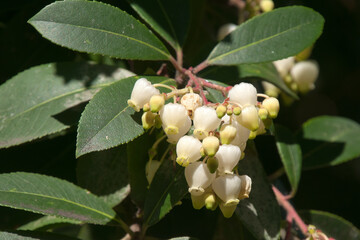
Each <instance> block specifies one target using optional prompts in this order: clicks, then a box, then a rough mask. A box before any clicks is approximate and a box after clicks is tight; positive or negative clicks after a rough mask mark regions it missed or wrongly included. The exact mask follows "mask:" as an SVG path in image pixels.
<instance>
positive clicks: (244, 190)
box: [238, 175, 252, 200]
mask: <svg viewBox="0 0 360 240" xmlns="http://www.w3.org/2000/svg"><path fill="white" fill-rule="evenodd" d="M240 179H241V190H240V193H239V196H238V198H239V200H241V199H244V198H249V195H250V192H251V184H252V181H251V178H250V177H249V176H248V175H242V176H240Z"/></svg>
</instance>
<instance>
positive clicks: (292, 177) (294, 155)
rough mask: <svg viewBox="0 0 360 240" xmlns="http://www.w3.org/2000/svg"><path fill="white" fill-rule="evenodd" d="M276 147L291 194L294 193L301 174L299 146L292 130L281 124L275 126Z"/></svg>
mask: <svg viewBox="0 0 360 240" xmlns="http://www.w3.org/2000/svg"><path fill="white" fill-rule="evenodd" d="M275 139H276V147H277V149H278V151H279V154H280V158H281V161H282V163H283V165H284V168H285V172H286V175H287V177H288V179H289V182H290V184H291V187H292V193H291V194H292V195H295V193H296V191H297V187H298V185H299V181H300V176H301V162H302V155H301V148H300V145H299V144H298V143H297V142H296V139H295V137H294V136H293V134H292V132H291V131H290V130H289V129H288V128H286V127H284V126H281V125H276V127H275Z"/></svg>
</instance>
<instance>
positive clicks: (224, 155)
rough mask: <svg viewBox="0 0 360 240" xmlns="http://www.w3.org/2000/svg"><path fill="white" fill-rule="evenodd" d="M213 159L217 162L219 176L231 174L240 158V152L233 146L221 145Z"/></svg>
mask: <svg viewBox="0 0 360 240" xmlns="http://www.w3.org/2000/svg"><path fill="white" fill-rule="evenodd" d="M215 157H216V158H217V159H218V161H219V166H218V171H219V173H220V174H224V173H225V174H232V173H233V169H234V167H235V166H236V165H237V164H238V162H239V160H240V157H241V150H240V148H239V147H238V146H235V145H221V146H220V147H219V150H218V151H217V153H216V155H215Z"/></svg>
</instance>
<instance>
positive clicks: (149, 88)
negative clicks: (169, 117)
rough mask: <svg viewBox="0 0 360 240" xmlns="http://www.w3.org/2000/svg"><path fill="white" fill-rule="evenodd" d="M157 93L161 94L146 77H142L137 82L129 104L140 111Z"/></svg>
mask: <svg viewBox="0 0 360 240" xmlns="http://www.w3.org/2000/svg"><path fill="white" fill-rule="evenodd" d="M156 94H160V91H159V90H158V89H156V88H155V87H154V86H153V85H152V84H151V82H149V81H148V80H147V79H146V78H140V79H139V80H137V81H136V82H135V85H134V88H133V90H132V92H131V98H130V99H129V100H128V104H129V106H131V107H132V108H134V109H135V111H137V112H139V111H140V109H141V108H142V107H143V106H144V104H145V103H147V102H149V101H150V98H151V97H152V96H153V95H156Z"/></svg>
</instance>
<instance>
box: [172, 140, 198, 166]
mask: <svg viewBox="0 0 360 240" xmlns="http://www.w3.org/2000/svg"><path fill="white" fill-rule="evenodd" d="M201 147H202V143H201V142H200V141H199V140H198V139H197V138H194V137H193V136H183V137H181V138H180V139H179V141H178V143H177V144H176V155H177V158H176V162H177V163H178V164H179V165H180V166H183V167H186V166H188V165H189V163H192V162H195V161H197V160H199V159H200V158H201V154H200V149H201Z"/></svg>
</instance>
